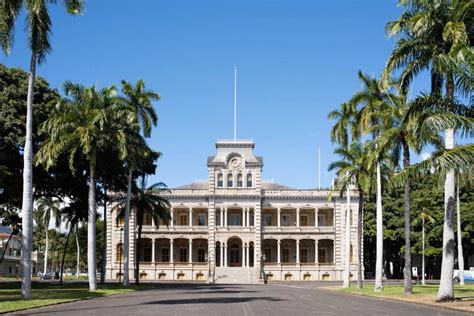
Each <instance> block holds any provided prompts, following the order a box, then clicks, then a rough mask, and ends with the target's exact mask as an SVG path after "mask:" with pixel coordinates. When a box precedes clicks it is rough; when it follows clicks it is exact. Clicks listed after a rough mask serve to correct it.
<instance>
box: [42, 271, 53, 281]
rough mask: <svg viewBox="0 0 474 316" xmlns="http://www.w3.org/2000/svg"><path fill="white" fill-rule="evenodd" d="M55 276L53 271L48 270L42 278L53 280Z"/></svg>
mask: <svg viewBox="0 0 474 316" xmlns="http://www.w3.org/2000/svg"><path fill="white" fill-rule="evenodd" d="M53 278H54V274H53V272H46V273H45V274H43V275H42V276H41V280H52V279H53Z"/></svg>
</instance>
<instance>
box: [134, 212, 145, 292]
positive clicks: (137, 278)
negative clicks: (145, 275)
mask: <svg viewBox="0 0 474 316" xmlns="http://www.w3.org/2000/svg"><path fill="white" fill-rule="evenodd" d="M137 215H138V212H137ZM140 215H143V213H142V214H140ZM137 217H138V216H137ZM142 227H143V225H142V223H141V222H140V223H139V225H138V236H137V237H138V238H137V248H136V249H135V251H136V254H137V255H136V256H135V257H136V263H135V284H136V285H139V284H140V246H141V240H142Z"/></svg>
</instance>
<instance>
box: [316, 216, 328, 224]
mask: <svg viewBox="0 0 474 316" xmlns="http://www.w3.org/2000/svg"><path fill="white" fill-rule="evenodd" d="M318 226H327V221H326V215H325V214H319V215H318Z"/></svg>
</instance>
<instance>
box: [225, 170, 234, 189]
mask: <svg viewBox="0 0 474 316" xmlns="http://www.w3.org/2000/svg"><path fill="white" fill-rule="evenodd" d="M227 187H228V188H232V187H234V179H233V177H232V173H229V174H228V175H227Z"/></svg>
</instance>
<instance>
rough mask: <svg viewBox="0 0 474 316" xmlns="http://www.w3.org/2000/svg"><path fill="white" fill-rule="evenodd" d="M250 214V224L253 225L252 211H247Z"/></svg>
mask: <svg viewBox="0 0 474 316" xmlns="http://www.w3.org/2000/svg"><path fill="white" fill-rule="evenodd" d="M249 214H250V226H253V225H254V223H253V213H251V212H249Z"/></svg>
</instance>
